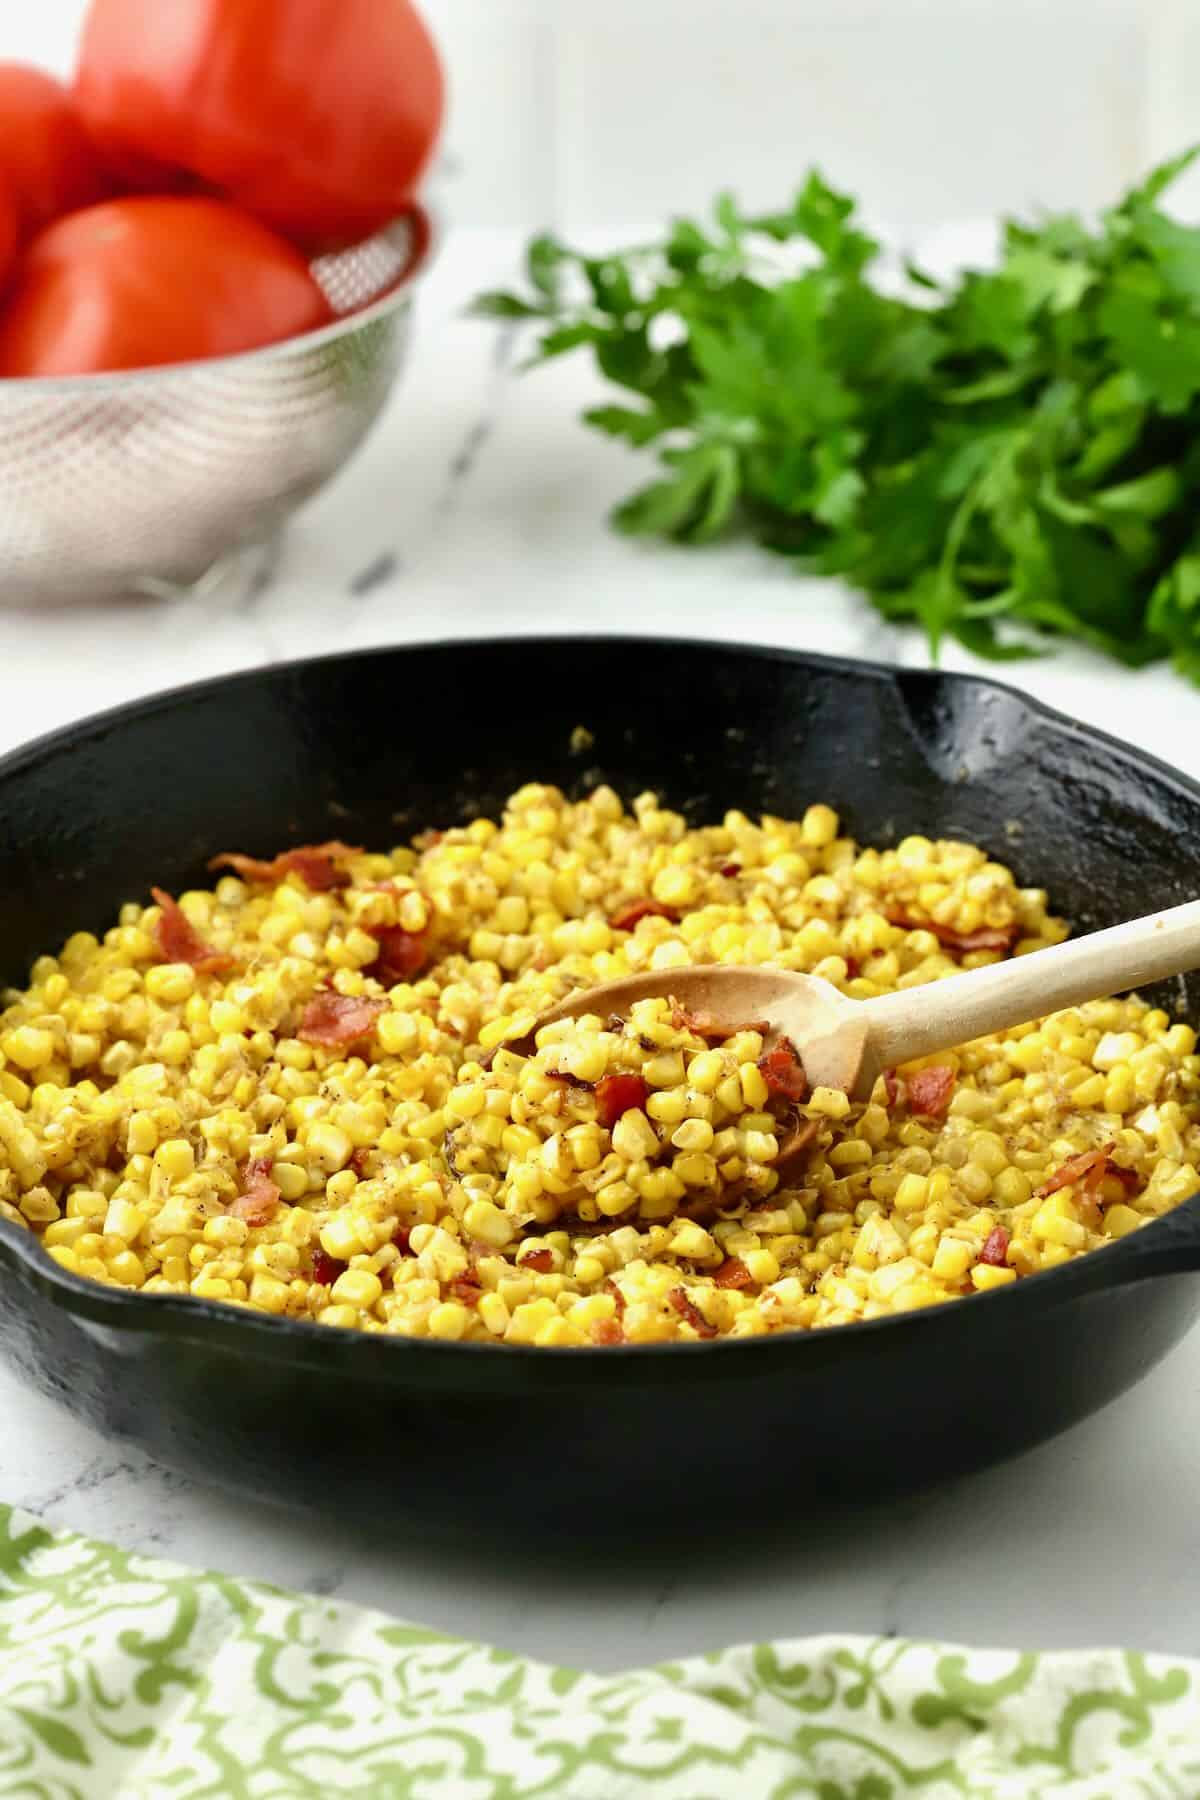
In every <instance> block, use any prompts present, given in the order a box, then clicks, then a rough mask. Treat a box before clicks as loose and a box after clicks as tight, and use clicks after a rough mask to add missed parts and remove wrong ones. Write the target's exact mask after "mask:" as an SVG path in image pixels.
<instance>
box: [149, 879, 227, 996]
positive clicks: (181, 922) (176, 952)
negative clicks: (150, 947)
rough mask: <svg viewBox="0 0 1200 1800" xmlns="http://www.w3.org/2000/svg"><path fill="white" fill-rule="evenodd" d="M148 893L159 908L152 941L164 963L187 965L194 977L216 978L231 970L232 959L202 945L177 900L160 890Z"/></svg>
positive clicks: (209, 946)
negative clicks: (189, 964)
mask: <svg viewBox="0 0 1200 1800" xmlns="http://www.w3.org/2000/svg"><path fill="white" fill-rule="evenodd" d="M150 892H151V894H152V895H153V896H154V902H155V904H156V906H157V907H158V908H159V918H158V923H157V924H156V925H155V927H154V937H155V942H156V943H157V944H158V948H159V951H160V953H161V955H162V958H163V961H164V962H170V963H191V965H192V967H193V969H195V971H196V973H197V974H198V975H217V974H220V973H221V971H222V970H224V969H232V968H233V966H234V959H233V957H232V956H223V955H222V954H221V952H220V951H219V950H214V949H213V948H212V947H211V945H209V944H206V943H205V941H204V939H203V938H202V937H201V936H200V933H199V932H198V931H197V930H196V928H195V926H194V925H192V924H191V923H190V922H189V920H188V918H187V915H186V914H185V913H184V911H183V908H182V907H181V906H180V904H179V902H178V900H174V899H172V897H171V895H170V894H168V893H167V892H166V891H165V890H164V889H163V888H151V889H150Z"/></svg>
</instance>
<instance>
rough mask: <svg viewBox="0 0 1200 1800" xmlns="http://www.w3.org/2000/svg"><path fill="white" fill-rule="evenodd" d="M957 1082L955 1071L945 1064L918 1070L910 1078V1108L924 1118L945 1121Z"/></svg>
mask: <svg viewBox="0 0 1200 1800" xmlns="http://www.w3.org/2000/svg"><path fill="white" fill-rule="evenodd" d="M957 1080H958V1076H957V1075H956V1074H955V1072H954V1070H953V1069H950V1068H947V1067H946V1065H945V1064H944V1063H937V1064H935V1066H934V1067H933V1068H932V1069H918V1070H917V1073H916V1074H915V1075H913V1076H911V1077H910V1078H909V1083H908V1104H909V1106H910V1107H911V1108H912V1110H913V1112H915V1113H920V1114H921V1115H922V1116H923V1117H924V1118H927V1119H944V1118H945V1116H946V1108H947V1107H948V1106H949V1104H950V1096H951V1094H952V1093H953V1092H954V1084H955V1082H956V1081H957Z"/></svg>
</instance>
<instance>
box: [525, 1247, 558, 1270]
mask: <svg viewBox="0 0 1200 1800" xmlns="http://www.w3.org/2000/svg"><path fill="white" fill-rule="evenodd" d="M517 1267H518V1269H532V1270H533V1271H534V1273H535V1274H536V1275H549V1274H550V1272H551V1270H552V1269H553V1268H554V1252H553V1250H531V1251H530V1252H529V1255H528V1256H519V1257H518V1258H517Z"/></svg>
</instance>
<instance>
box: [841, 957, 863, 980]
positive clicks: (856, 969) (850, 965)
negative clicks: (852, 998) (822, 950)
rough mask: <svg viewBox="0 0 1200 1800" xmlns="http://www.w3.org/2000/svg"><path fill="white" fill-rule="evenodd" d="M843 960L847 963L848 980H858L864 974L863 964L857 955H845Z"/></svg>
mask: <svg viewBox="0 0 1200 1800" xmlns="http://www.w3.org/2000/svg"><path fill="white" fill-rule="evenodd" d="M842 961H843V962H844V963H845V965H846V980H847V981H857V980H858V978H859V976H860V975H861V974H862V964H861V963H860V962H859V960H858V958H857V956H843V958H842Z"/></svg>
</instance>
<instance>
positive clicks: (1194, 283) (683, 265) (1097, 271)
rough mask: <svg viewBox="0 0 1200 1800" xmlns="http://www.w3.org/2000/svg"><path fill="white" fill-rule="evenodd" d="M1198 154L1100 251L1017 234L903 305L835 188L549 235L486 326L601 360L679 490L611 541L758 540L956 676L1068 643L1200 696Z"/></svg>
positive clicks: (1055, 228)
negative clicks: (772, 205)
mask: <svg viewBox="0 0 1200 1800" xmlns="http://www.w3.org/2000/svg"><path fill="white" fill-rule="evenodd" d="M1197 156H1200V146H1198V147H1197V148H1196V149H1192V150H1189V151H1187V152H1185V153H1184V154H1183V155H1182V156H1179V157H1176V158H1174V159H1173V160H1172V161H1170V162H1168V163H1164V164H1163V165H1162V166H1161V167H1160V168H1158V169H1155V170H1153V171H1151V173H1150V174H1149V175H1148V176H1147V178H1146V179H1145V180H1144V181H1143V182H1142V183H1141V184H1140V185H1139V186H1137V187H1135V188H1134V189H1132V190H1131V192H1130V193H1128V194H1127V195H1125V197H1124V198H1123V199H1122V200H1120V201H1119V202H1118V203H1117V204H1116V205H1115V206H1113V207H1112V208H1110V209H1109V211H1108V212H1106V213H1105V214H1104V215H1103V216H1102V218H1101V220H1100V222H1099V224H1098V225H1097V226H1090V225H1087V224H1085V223H1084V222H1082V221H1081V220H1080V219H1078V218H1076V217H1074V216H1073V215H1069V214H1068V215H1061V216H1057V217H1050V218H1045V219H1042V220H1040V221H1037V222H1036V223H1033V224H1029V223H1021V222H1017V221H1008V222H1006V223H1005V224H1004V225H1003V227H1002V230H1001V241H1000V255H999V259H998V263H997V266H996V268H995V269H993V270H989V271H968V272H966V273H964V274H963V275H962V276H960V277H959V278H958V279H957V280H956V281H951V282H938V281H934V280H932V279H931V278H930V277H929V276H928V275H925V274H923V273H922V272H921V271H920V270H919V269H917V268H915V267H913V266H911V265H906V266H905V269H904V271H903V281H902V285H901V286H900V288H899V290H897V288H896V285H895V282H894V281H892V280H888V281H886V282H885V281H884V280H883V279H882V277H881V273H880V248H879V245H878V244H877V243H876V242H875V241H874V239H873V238H872V237H871V236H870V235H869V234H868V233H867V232H865V231H864V230H863V229H862V227H861V225H860V224H859V222H858V219H857V217H856V209H855V205H854V202H853V200H852V199H851V198H850V197H849V196H848V195H845V194H842V193H839V192H838V191H837V190H836V189H834V188H832V187H830V186H829V185H828V183H827V182H825V181H824V179H823V178H822V177H821V176H820V175H819V174H817V173H815V172H814V173H812V174H810V175H809V176H808V178H807V179H806V180H805V182H804V183H803V185H802V186H801V187H800V189H799V191H798V192H797V193H796V194H795V196H794V197H793V199H792V200H791V202H790V203H789V204H788V205H786V206H784V207H782V208H781V209H780V210H778V211H775V212H769V213H760V214H749V213H746V212H744V211H743V210H742V209H741V207H740V206H739V204H738V202H737V200H736V198H735V197H734V196H732V195H729V194H723V195H721V196H720V197H719V198H718V200H717V201H716V204H715V206H714V209H713V214H712V218H711V220H709V221H707V222H705V221H699V220H694V219H677V220H675V221H674V222H673V223H672V224H671V226H670V228H669V230H668V231H667V232H666V234H665V235H664V237H663V238H662V240H661V241H660V242H659V243H657V244H649V245H642V246H638V247H635V248H632V249H628V250H623V251H619V252H613V253H610V254H609V255H606V256H592V255H585V254H583V253H581V252H579V251H577V250H573V249H572V248H570V247H569V246H568V245H566V244H563V243H562V242H560V241H559V240H558V239H557V238H554V237H550V236H546V235H543V236H540V237H538V238H535V239H534V240H533V242H532V243H531V244H530V246H529V249H528V252H527V257H526V277H527V285H526V291H524V292H523V293H520V294H507V293H499V294H496V293H493V294H486V295H483V296H481V298H480V300H479V301H478V302H477V307H476V310H477V312H478V313H479V314H481V315H482V316H486V317H490V318H494V319H500V320H504V321H508V322H510V323H514V322H515V324H516V325H517V326H518V327H521V326H523V325H525V324H528V323H532V324H535V325H537V326H540V328H541V336H540V339H539V342H538V345H537V349H536V352H535V355H534V358H533V360H534V361H535V362H544V361H547V360H549V359H551V358H553V357H557V356H561V355H564V354H566V353H568V352H570V351H572V350H576V349H586V350H588V351H590V353H591V354H592V356H593V357H594V358H595V361H596V364H597V367H598V368H599V370H600V372H601V373H602V374H603V375H604V376H605V377H606V378H607V379H608V380H609V381H610V382H612V383H613V384H614V386H616V387H617V388H619V389H622V390H624V394H625V396H626V402H625V403H624V404H607V405H601V406H595V407H593V408H591V409H590V410H589V411H588V412H587V413H586V414H585V418H586V420H587V423H588V424H590V425H591V426H592V427H594V428H595V429H596V430H599V431H603V432H606V433H608V434H609V435H611V436H614V437H617V438H621V439H623V440H624V441H625V442H626V443H628V444H629V445H630V446H632V447H633V448H635V449H639V450H643V449H645V448H646V447H648V446H654V448H655V453H656V454H657V457H658V461H659V473H658V478H657V479H656V480H654V481H653V482H652V483H650V485H648V486H646V487H644V488H642V489H641V490H640V491H639V492H637V493H635V494H634V495H633V496H632V497H631V498H630V499H628V500H626V501H625V502H624V503H623V504H622V505H621V506H620V507H619V508H618V509H617V512H616V514H615V518H614V522H615V524H616V525H617V527H618V528H619V529H620V530H622V531H625V532H630V533H649V534H655V535H662V536H667V537H672V538H676V539H679V540H682V541H685V542H689V543H697V544H700V543H706V542H708V541H710V540H712V539H713V538H716V537H719V536H722V535H724V534H727V533H728V532H730V531H732V530H737V531H741V532H744V533H748V534H750V535H751V536H753V537H754V538H756V539H757V540H758V541H759V542H760V543H762V544H763V545H765V546H767V547H769V548H770V549H772V550H775V551H778V552H780V553H783V554H787V555H790V556H792V557H794V558H795V559H797V560H798V562H799V563H800V564H801V565H802V566H803V567H804V568H805V569H807V570H810V571H815V572H817V573H823V574H826V575H831V576H837V577H839V578H841V579H842V580H844V581H847V582H849V583H851V584H852V585H854V586H855V587H857V588H858V589H859V590H861V591H862V592H863V593H864V594H865V595H866V596H867V597H868V598H869V600H870V601H871V603H872V604H873V605H874V606H875V607H876V609H877V610H878V611H879V612H880V613H881V614H882V615H883V616H884V617H885V618H888V619H892V620H898V621H903V620H911V621H914V622H916V623H918V624H919V625H921V626H922V627H923V628H924V630H925V632H926V634H927V636H928V638H929V640H930V643H931V644H932V646H933V648H934V650H935V652H936V650H937V647H938V646H939V644H941V643H942V642H943V641H945V639H947V638H951V637H952V638H954V639H956V640H957V641H958V642H960V643H962V644H964V645H966V646H967V648H968V649H970V650H972V651H973V652H975V653H976V654H977V655H980V656H986V657H994V658H1003V659H1007V658H1011V657H1018V656H1026V655H1035V654H1040V653H1042V652H1043V651H1044V650H1045V649H1046V647H1047V646H1048V644H1049V643H1050V642H1051V641H1052V640H1053V639H1054V638H1056V637H1067V638H1074V639H1077V640H1080V641H1082V642H1085V643H1087V644H1090V645H1091V646H1093V647H1094V648H1096V649H1098V650H1100V651H1101V652H1103V653H1104V654H1106V655H1108V656H1111V657H1113V658H1115V659H1116V660H1118V661H1120V662H1122V663H1125V664H1127V665H1129V666H1133V667H1138V666H1141V665H1142V664H1144V663H1147V662H1152V661H1155V660H1162V659H1165V658H1170V659H1172V660H1173V661H1174V663H1175V665H1176V667H1177V668H1179V669H1180V670H1181V671H1182V672H1183V673H1184V674H1185V675H1187V676H1188V677H1189V678H1190V679H1192V680H1194V681H1197V682H1198V683H1200V531H1198V530H1197V528H1196V526H1195V520H1196V519H1197V518H1198V517H1200V448H1197V446H1200V227H1197V226H1191V225H1187V224H1182V223H1180V222H1179V221H1178V220H1175V219H1173V218H1171V217H1170V216H1169V215H1167V214H1166V213H1164V212H1163V211H1162V210H1161V207H1160V202H1161V200H1162V197H1163V195H1164V194H1165V193H1166V192H1167V190H1168V188H1169V187H1170V185H1171V183H1172V181H1174V180H1175V179H1176V178H1177V177H1178V176H1179V175H1180V174H1181V173H1182V171H1183V170H1184V169H1185V168H1187V167H1189V166H1190V164H1191V163H1192V162H1193V161H1194V160H1195V159H1196V158H1197Z"/></svg>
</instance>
